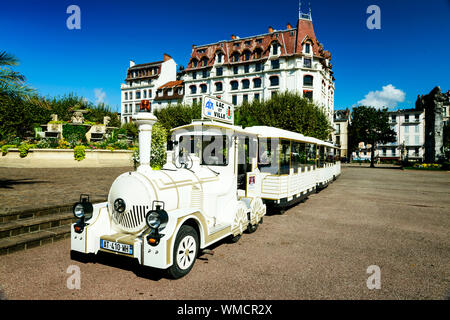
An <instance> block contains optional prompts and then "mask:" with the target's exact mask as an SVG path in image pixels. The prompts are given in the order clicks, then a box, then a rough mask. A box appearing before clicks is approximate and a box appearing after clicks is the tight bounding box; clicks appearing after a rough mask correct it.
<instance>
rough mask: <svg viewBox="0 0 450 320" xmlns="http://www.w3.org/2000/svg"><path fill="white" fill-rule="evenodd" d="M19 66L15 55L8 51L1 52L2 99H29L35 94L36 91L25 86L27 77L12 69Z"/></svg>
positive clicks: (0, 87)
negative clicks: (23, 97) (10, 97)
mask: <svg viewBox="0 0 450 320" xmlns="http://www.w3.org/2000/svg"><path fill="white" fill-rule="evenodd" d="M17 65H19V60H18V59H17V58H16V57H15V56H14V55H12V54H9V53H7V52H6V51H3V52H0V97H2V96H25V97H29V96H31V95H34V94H35V90H34V89H32V88H30V87H29V86H27V85H26V84H25V80H26V79H25V76H24V75H23V74H21V73H19V72H16V71H13V70H12V69H11V67H13V66H17Z"/></svg>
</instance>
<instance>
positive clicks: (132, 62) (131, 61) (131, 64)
mask: <svg viewBox="0 0 450 320" xmlns="http://www.w3.org/2000/svg"><path fill="white" fill-rule="evenodd" d="M135 64H136V63H135V62H134V60H130V68H131V67H133V66H134V65H135Z"/></svg>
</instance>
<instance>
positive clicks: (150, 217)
mask: <svg viewBox="0 0 450 320" xmlns="http://www.w3.org/2000/svg"><path fill="white" fill-rule="evenodd" d="M145 220H146V222H147V225H148V226H149V227H150V228H153V229H158V228H159V226H160V225H161V219H160V217H159V214H158V212H156V211H150V212H149V213H148V214H147V217H146V218H145Z"/></svg>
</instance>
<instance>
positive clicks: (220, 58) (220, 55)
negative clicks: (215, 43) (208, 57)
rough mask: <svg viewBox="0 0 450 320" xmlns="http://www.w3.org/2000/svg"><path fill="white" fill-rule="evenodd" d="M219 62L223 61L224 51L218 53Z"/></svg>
mask: <svg viewBox="0 0 450 320" xmlns="http://www.w3.org/2000/svg"><path fill="white" fill-rule="evenodd" d="M217 62H218V63H222V62H223V53H222V52H219V53H218V54H217Z"/></svg>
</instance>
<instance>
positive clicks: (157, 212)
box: [145, 201, 169, 231]
mask: <svg viewBox="0 0 450 320" xmlns="http://www.w3.org/2000/svg"><path fill="white" fill-rule="evenodd" d="M155 202H160V203H163V202H162V201H154V202H153V203H155ZM163 204H164V203H163ZM168 221H169V216H168V215H167V212H166V211H165V210H164V209H161V206H160V205H156V209H153V210H150V211H149V212H147V215H146V216H145V222H146V223H147V225H148V226H149V227H150V228H152V229H155V230H157V231H161V230H163V229H164V228H165V227H166V225H167V222H168Z"/></svg>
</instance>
